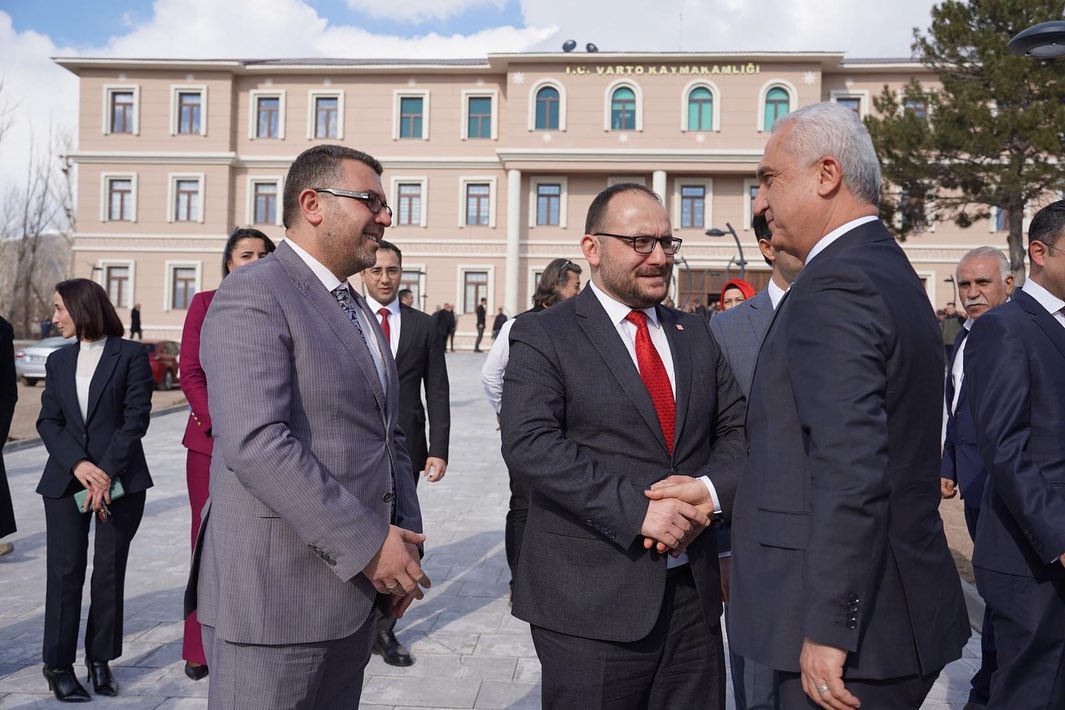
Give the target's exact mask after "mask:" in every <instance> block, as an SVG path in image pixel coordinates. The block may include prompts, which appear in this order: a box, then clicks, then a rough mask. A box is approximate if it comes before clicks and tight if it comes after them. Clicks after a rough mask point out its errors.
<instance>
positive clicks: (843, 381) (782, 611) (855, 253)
mask: <svg viewBox="0 0 1065 710" xmlns="http://www.w3.org/2000/svg"><path fill="white" fill-rule="evenodd" d="M758 183H759V189H758V195H757V197H756V198H755V201H754V211H755V213H756V214H761V215H764V216H765V218H766V220H767V222H768V224H769V228H770V230H771V231H772V234H773V237H772V243H773V247H774V248H775V249H777V250H780V251H783V252H785V253H787V254H791V255H792V256H795V257H797V258H798V259H800V260H802V261H803V262H804V264H805V265H804V267H803V271H802V274H800V276H799V277H798V279H796V280H795V282H794V283H793V284H792V287H791V289H790V291H789V292H788V295H787V296H786V297H785V298H783V299H782V300H781V302H780V305H779V306H778V307H777V309H776V312H775V314H774V318H773V321H772V323H771V324H770V326H769V330H768V331H767V332H766V335H765V338H764V339H763V341H762V345H761V348H760V350H759V353H758V360H757V363H756V365H755V369H754V377H753V380H752V382H751V389H750V396H749V401H748V407H747V424H746V426H747V464H746V467H745V469H744V471H743V474H742V475H741V476H740V481H739V489H738V491H737V494H736V501H735V507H734V511H733V517H732V530H733V539H732V554H733V556H732V581H731V601H730V604H729V622H730V630H731V632H732V638H731V639H730V641H731V643H732V644H733V645H734V646H735V649H736V651H737V652H738V653H740V654H741V655H742V656H743V657H745V658H751V659H754V660H755V661H757V662H759V663H762V664H764V665H767V666H769V667H771V668H774V669H776V670H777V671H778V672H779V674H780V706H781V707H784V708H796V707H807V706H809V704H810V703H811V702H812V703H813V704H814V705H815V706H817V707H824V708H837V709H838V708H854V707H858V706H859V704H861V706H862V707H865V708H918V707H920V706H921V703H922V701H923V700H924V698H925V696H926V695H927V693H928V691H929V689H930V688H931V687H932V684H933V683H934V681H935V678H936V677H937V676H938V674H939V672H940V670H942V668H943V667H944V666H945V665H946V664H947V663H949V662H950V661H952V660H954V659H956V658H958V657H960V655H961V650H962V647H963V646H964V645H965V641H966V639H967V638H968V636H969V624H968V620H967V617H966V612H965V603H964V600H963V597H962V593H961V584H960V582H959V580H958V573H957V571H956V570H955V568H954V561H953V559H952V558H951V555H950V551H949V550H948V549H947V542H946V538H945V537H944V535H943V523H942V520H941V519H940V517H939V510H938V507H939V475H938V469H939V456H940V448H939V444H940V440H939V435H940V429H941V428H940V423H941V418H940V417H941V412H942V409H943V406H942V404H941V402H942V396H943V364H942V363H943V359H942V358H943V356H942V354H941V353H942V350H941V347H942V343H941V340H940V334H939V328H938V324H937V323H936V318H935V315H934V313H933V311H932V308H931V306H930V305H929V302H928V297H927V295H926V294H925V291H924V288H923V286H922V285H921V281H920V279H919V278H918V277H917V274H916V273H914V270H913V267H912V266H910V263H909V261H908V260H907V259H906V255H905V254H904V253H903V251H902V249H901V248H900V247H899V245H898V244H897V243H896V242H895V240H894V239H893V238H892V237H891V234H889V233H888V231H887V229H885V228H884V226H883V225H882V224H881V223H880V222H879V220H878V219H877V202H878V199H879V193H880V168H879V163H878V162H877V158H876V153H875V151H874V150H873V145H872V141H871V140H870V138H869V134H868V132H867V131H866V129H865V127H864V126H863V125H862V124H861V121H860V120H859V119H858V118H857V117H856V116H855V115H854V113H853V112H851V111H850V110H848V109H846V108H844V107H843V106H839V105H836V104H830V103H822V104H815V105H812V106H807V107H805V108H803V109H800V110H798V111H796V112H794V113H792V114H790V115H788V116H787V117H785V118H783V119H781V120H780V121H778V122H777V124H776V125H775V126H774V129H773V135H772V137H771V138H770V140H769V142H768V144H767V145H766V149H765V154H764V156H763V158H762V161H761V162H760V163H759V165H758ZM870 314H872V316H873V317H870ZM673 488H676V489H679V488H681V484H677V485H675V486H673ZM687 489H688V490H690V491H691V492H692V493H695V492H697V489H695V488H694V487H692V486H688V487H687ZM678 493H679V491H678ZM682 497H683V498H684V499H685V500H688V501H689V502H691V500H690V495H683V496H682ZM698 504H699V503H696V505H698Z"/></svg>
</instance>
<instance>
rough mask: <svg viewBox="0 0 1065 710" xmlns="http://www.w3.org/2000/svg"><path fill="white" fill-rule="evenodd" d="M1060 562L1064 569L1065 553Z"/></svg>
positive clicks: (1059, 559)
mask: <svg viewBox="0 0 1065 710" xmlns="http://www.w3.org/2000/svg"><path fill="white" fill-rule="evenodd" d="M1058 562H1060V563H1061V566H1062V567H1065V553H1062V555H1061V557H1059V558H1058Z"/></svg>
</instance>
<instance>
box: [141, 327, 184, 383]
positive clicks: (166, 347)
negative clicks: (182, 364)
mask: <svg viewBox="0 0 1065 710" xmlns="http://www.w3.org/2000/svg"><path fill="white" fill-rule="evenodd" d="M143 342H144V347H145V348H146V349H147V350H148V361H149V362H150V363H151V365H152V378H153V379H154V380H155V386H156V387H158V388H159V389H161V390H163V391H164V392H165V391H169V390H171V389H173V387H174V385H175V384H176V383H177V381H178V354H179V353H180V352H181V348H180V347H178V344H177V343H175V342H174V341H173V340H145V341H143Z"/></svg>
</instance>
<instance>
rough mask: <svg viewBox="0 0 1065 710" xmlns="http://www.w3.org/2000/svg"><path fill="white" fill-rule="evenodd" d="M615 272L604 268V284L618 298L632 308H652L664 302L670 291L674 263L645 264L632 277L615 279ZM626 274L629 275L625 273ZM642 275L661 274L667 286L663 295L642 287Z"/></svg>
mask: <svg viewBox="0 0 1065 710" xmlns="http://www.w3.org/2000/svg"><path fill="white" fill-rule="evenodd" d="M613 275H614V274H613V273H612V272H611V271H610V270H609V269H607V270H604V276H605V277H606V278H604V280H603V281H604V285H605V286H606V287H607V288H608V289H610V290H611V291H612V292H613V293H614V295H615V296H617V298H618V300H619V301H621V302H622V303H624V304H625V305H627V306H629V307H630V308H652V307H654V306H657V305H658V304H659V303H661V302H662V299H664V298H665V297H666V295H667V294H668V293H669V281H670V279H671V278H672V275H673V265H672V264H669V265H667V266H661V267H657V266H655V267H652V266H643V267H640V268H639V269H637V270H636V273H635V274H633V275H632V276H631V277H630V278H621V277H620V276H621V275H620V274H619V275H618V276H619V278H617V279H613V278H612V277H613ZM625 276H629V275H628V274H625ZM641 276H661V277H662V280H663V281H664V282H665V284H666V288H664V289H663V290H662V295H661V296H659V295H655V294H650V293H646V292H645V291H643V290H641V289H640V284H639V277H641Z"/></svg>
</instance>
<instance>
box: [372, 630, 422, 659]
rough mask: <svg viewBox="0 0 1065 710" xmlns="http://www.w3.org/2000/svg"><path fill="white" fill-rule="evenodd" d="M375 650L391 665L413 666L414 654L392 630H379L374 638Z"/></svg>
mask: <svg viewBox="0 0 1065 710" xmlns="http://www.w3.org/2000/svg"><path fill="white" fill-rule="evenodd" d="M373 652H374V653H376V654H377V655H379V656H380V657H381V659H382V660H383V661H384V662H385V663H387V664H388V665H390V666H413V665H414V656H412V655H410V651H408V650H407V649H406V647H405V646H404V645H403V644H401V643H400V642H399V639H397V638H396V635H395V634H394V633H392V632H391V631H378V632H377V633H376V634H374V638H373Z"/></svg>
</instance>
